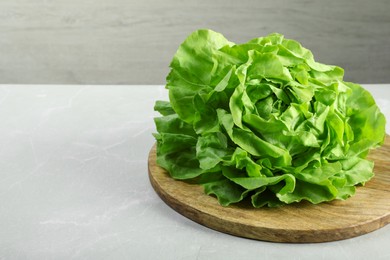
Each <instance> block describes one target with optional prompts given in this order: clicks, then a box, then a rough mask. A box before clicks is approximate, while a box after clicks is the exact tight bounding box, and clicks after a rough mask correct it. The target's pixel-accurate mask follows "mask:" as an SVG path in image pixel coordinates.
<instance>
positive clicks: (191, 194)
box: [148, 137, 390, 243]
mask: <svg viewBox="0 0 390 260" xmlns="http://www.w3.org/2000/svg"><path fill="white" fill-rule="evenodd" d="M369 158H370V159H372V160H374V161H375V168H374V172H375V177H374V178H373V179H372V180H370V181H369V182H367V183H366V185H365V186H361V187H358V188H357V191H356V194H355V195H354V196H353V197H351V198H349V199H348V200H345V201H332V202H327V203H321V204H318V205H313V204H310V203H308V202H301V203H296V204H292V205H286V206H283V207H280V208H260V209H255V208H252V207H251V206H245V205H244V204H240V205H232V206H229V207H222V206H220V205H219V204H218V202H217V200H216V199H215V198H214V197H211V196H207V195H205V194H204V193H203V189H202V187H201V186H199V185H193V184H188V183H186V182H183V181H175V180H173V179H172V178H171V177H169V176H168V174H167V172H166V171H165V170H164V169H162V168H160V167H159V166H157V165H156V150H155V146H153V148H152V149H151V151H150V154H149V159H148V167H149V178H150V182H151V184H152V186H153V188H154V189H155V191H156V192H157V194H158V195H159V196H160V197H161V199H162V200H163V201H165V203H167V204H168V205H169V206H170V207H172V208H173V209H174V210H176V211H177V212H179V213H180V214H182V215H184V216H186V217H188V218H190V219H192V220H193V221H195V222H198V223H200V224H202V225H204V226H207V227H210V228H212V229H215V230H218V231H221V232H224V233H228V234H232V235H235V236H241V237H246V238H252V239H257V240H265V241H273V242H294V243H303V242H326V241H335V240H341V239H346V238H351V237H355V236H359V235H363V234H366V233H368V232H371V231H374V230H376V229H378V228H381V227H383V226H385V225H386V224H388V223H390V161H389V158H390V138H389V137H388V138H387V139H386V142H385V144H384V146H382V147H381V148H380V149H376V150H374V151H372V152H371V153H370V156H369Z"/></svg>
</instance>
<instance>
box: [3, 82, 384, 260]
mask: <svg viewBox="0 0 390 260" xmlns="http://www.w3.org/2000/svg"><path fill="white" fill-rule="evenodd" d="M368 89H369V90H370V91H372V93H373V94H374V97H375V98H376V100H377V102H378V105H379V106H380V107H381V109H382V111H383V112H384V113H385V115H386V116H387V118H390V92H389V91H390V85H382V86H379V85H376V86H373V85H371V86H368ZM157 99H167V93H166V91H165V90H164V88H163V87H162V86H90V85H88V86H77V85H74V86H58V85H57V86H54V85H46V86H43V85H35V86H14V85H2V86H1V85H0V180H1V181H0V231H1V232H0V259H94V260H96V259H259V256H261V258H264V259H291V258H293V259H367V258H372V259H388V258H389V257H390V248H389V246H388V242H389V240H390V225H388V226H386V227H384V228H382V229H379V230H377V231H375V232H372V233H369V234H367V235H363V236H360V237H356V238H353V239H347V240H343V241H339V242H332V243H323V244H299V245H298V244H275V243H268V242H261V241H254V240H249V239H243V238H238V237H234V236H230V235H226V234H223V233H219V232H217V231H213V230H211V229H208V228H206V227H203V226H201V225H199V224H196V223H194V222H192V221H190V220H188V219H187V218H185V217H183V216H181V215H179V214H178V213H176V212H175V211H173V210H172V209H171V208H169V207H168V206H167V205H166V204H165V203H164V202H162V200H161V199H160V198H159V197H158V196H157V195H156V193H155V192H154V190H153V188H152V187H151V185H150V183H149V180H148V170H147V158H148V152H149V151H150V148H151V147H152V145H153V143H154V139H153V137H152V135H151V134H152V132H154V131H155V130H154V124H153V117H154V116H156V114H155V113H154V112H153V105H154V102H155V100H157ZM387 133H390V129H389V126H388V127H387Z"/></svg>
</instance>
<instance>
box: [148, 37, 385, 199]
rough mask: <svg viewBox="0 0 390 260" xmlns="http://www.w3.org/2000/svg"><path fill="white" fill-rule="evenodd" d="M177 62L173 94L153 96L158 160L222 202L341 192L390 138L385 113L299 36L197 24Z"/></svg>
mask: <svg viewBox="0 0 390 260" xmlns="http://www.w3.org/2000/svg"><path fill="white" fill-rule="evenodd" d="M170 67H171V71H170V73H169V75H168V76H167V84H166V88H167V89H168V90H169V102H168V101H157V102H156V104H155V110H156V111H158V112H160V113H161V115H162V116H161V117H158V118H155V124H156V129H157V133H155V134H154V136H155V138H156V141H157V163H158V164H159V165H160V166H161V167H163V168H164V169H166V170H167V171H168V172H169V174H170V176H171V177H172V178H174V179H177V180H188V181H191V183H197V184H199V185H202V186H203V187H204V191H205V193H206V194H209V195H214V196H216V197H217V199H218V201H219V203H220V204H221V205H223V206H227V205H229V204H232V203H237V202H240V201H242V200H244V199H248V200H250V201H251V203H252V205H253V206H254V207H262V206H269V207H275V206H280V205H283V204H289V203H293V202H299V201H301V200H307V201H309V202H311V203H315V204H316V203H320V202H324V201H331V200H334V199H342V200H344V199H347V198H348V197H350V196H352V195H353V194H354V193H355V186H356V185H358V184H364V183H365V182H367V181H368V180H370V178H372V177H373V175H374V174H373V162H371V161H368V160H366V159H365V157H366V156H367V154H368V151H369V150H370V149H372V148H376V147H379V146H380V145H381V144H383V142H384V138H385V123H386V122H385V117H384V115H383V114H382V113H381V112H380V111H379V109H378V107H377V105H376V104H375V101H374V99H373V98H372V96H371V95H370V93H369V92H367V91H366V90H365V89H363V88H362V87H361V86H360V85H357V84H354V83H349V82H344V81H343V75H344V71H343V69H341V68H340V67H337V66H330V65H325V64H321V63H318V62H316V61H315V60H314V58H313V54H312V53H311V52H310V51H309V50H308V49H306V48H304V47H302V46H301V44H300V43H298V42H296V41H294V40H289V39H285V38H284V37H283V35H281V34H277V33H274V34H270V35H268V36H266V37H260V38H256V39H253V40H250V41H248V42H247V43H244V44H235V43H232V42H230V41H228V40H227V39H225V37H224V36H223V35H221V34H219V33H217V32H214V31H211V30H198V31H195V32H194V33H192V34H191V35H190V36H189V37H188V38H187V39H186V40H185V41H184V42H183V43H182V44H181V45H180V47H179V49H178V50H177V52H176V54H175V56H174V57H173V60H172V62H171V65H170Z"/></svg>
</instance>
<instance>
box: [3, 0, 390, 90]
mask: <svg viewBox="0 0 390 260" xmlns="http://www.w3.org/2000/svg"><path fill="white" fill-rule="evenodd" d="M389 13H390V4H389V3H388V1H387V0H375V1H366V0H339V1H337V0H331V1H321V0H314V1H307V0H297V1H286V0H264V1H257V0H243V1H235V0H214V1H206V0H201V1H179V0H164V1H158V0H143V1H140V0H110V1H106V0H57V1H47V0H35V1H31V0H3V1H1V2H0V50H1V51H0V83H23V84H24V83H30V84H31V83H38V84H42V83H43V84H50V83H53V84H61V83H62V84H68V83H69V84H164V82H165V76H166V74H167V73H168V65H169V62H170V60H171V58H172V56H173V54H174V52H175V51H176V49H177V47H178V45H179V44H180V43H181V42H182V41H183V40H184V39H185V37H186V36H187V35H188V34H189V33H190V32H192V31H194V30H196V29H198V28H210V29H214V30H216V31H219V32H222V33H223V34H224V35H225V36H226V37H227V38H228V39H230V40H232V41H234V42H245V41H247V40H249V39H251V38H254V37H258V36H263V35H266V34H268V33H271V32H279V33H282V34H284V35H285V36H286V37H288V38H293V39H296V40H298V41H300V42H302V44H303V45H304V46H306V47H308V48H309V49H311V50H312V51H313V53H314V55H315V57H316V58H317V60H318V61H321V62H324V63H328V64H336V65H339V66H342V67H343V68H345V70H346V80H348V81H354V82H358V83H389V82H390V73H388V71H389V70H390V37H389V36H390V15H389Z"/></svg>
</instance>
